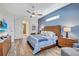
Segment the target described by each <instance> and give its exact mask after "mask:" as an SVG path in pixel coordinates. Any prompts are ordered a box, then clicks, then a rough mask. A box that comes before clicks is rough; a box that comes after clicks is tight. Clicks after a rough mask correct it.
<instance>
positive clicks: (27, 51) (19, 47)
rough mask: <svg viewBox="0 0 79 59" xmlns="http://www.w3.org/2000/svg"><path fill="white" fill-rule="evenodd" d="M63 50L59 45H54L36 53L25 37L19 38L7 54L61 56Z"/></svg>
mask: <svg viewBox="0 0 79 59" xmlns="http://www.w3.org/2000/svg"><path fill="white" fill-rule="evenodd" d="M60 55H61V50H60V48H58V47H53V48H50V49H46V50H44V51H41V52H39V53H37V54H36V55H33V54H32V49H31V48H30V46H29V45H28V43H27V42H26V40H25V39H17V40H15V42H14V43H12V47H11V49H10V50H9V52H8V54H7V56H60Z"/></svg>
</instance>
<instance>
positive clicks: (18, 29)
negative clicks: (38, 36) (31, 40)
mask: <svg viewBox="0 0 79 59" xmlns="http://www.w3.org/2000/svg"><path fill="white" fill-rule="evenodd" d="M23 20H28V21H29V34H31V33H37V32H38V20H37V18H36V17H35V18H26V19H25V18H22V17H19V18H16V19H15V21H14V32H15V33H14V37H15V39H21V38H22V34H23V29H22V28H23V27H22V22H23ZM32 25H35V26H36V30H34V31H33V30H32Z"/></svg>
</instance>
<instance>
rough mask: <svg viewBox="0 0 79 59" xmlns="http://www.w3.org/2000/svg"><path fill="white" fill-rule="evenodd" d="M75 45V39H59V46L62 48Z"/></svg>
mask: <svg viewBox="0 0 79 59" xmlns="http://www.w3.org/2000/svg"><path fill="white" fill-rule="evenodd" d="M73 43H75V40H73V39H69V38H62V37H61V38H59V39H58V45H59V46H60V47H73Z"/></svg>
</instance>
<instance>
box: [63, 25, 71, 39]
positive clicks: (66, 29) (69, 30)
mask: <svg viewBox="0 0 79 59" xmlns="http://www.w3.org/2000/svg"><path fill="white" fill-rule="evenodd" d="M64 32H66V38H68V32H71V28H70V27H66V26H65V27H64Z"/></svg>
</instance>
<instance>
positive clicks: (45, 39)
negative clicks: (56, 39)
mask: <svg viewBox="0 0 79 59" xmlns="http://www.w3.org/2000/svg"><path fill="white" fill-rule="evenodd" d="M33 37H35V38H36V39H37V40H38V42H43V41H48V39H47V38H45V37H42V36H40V35H33Z"/></svg>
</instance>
